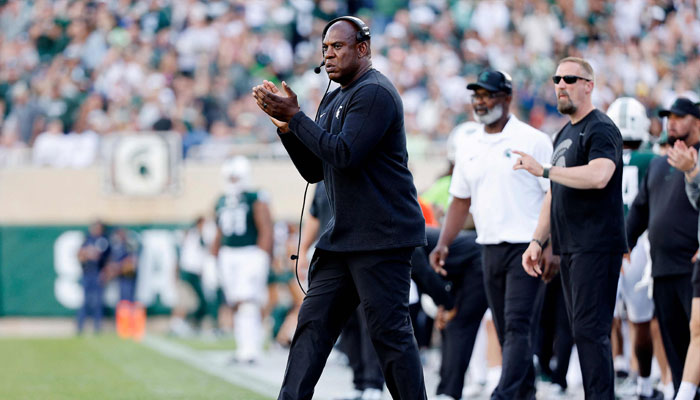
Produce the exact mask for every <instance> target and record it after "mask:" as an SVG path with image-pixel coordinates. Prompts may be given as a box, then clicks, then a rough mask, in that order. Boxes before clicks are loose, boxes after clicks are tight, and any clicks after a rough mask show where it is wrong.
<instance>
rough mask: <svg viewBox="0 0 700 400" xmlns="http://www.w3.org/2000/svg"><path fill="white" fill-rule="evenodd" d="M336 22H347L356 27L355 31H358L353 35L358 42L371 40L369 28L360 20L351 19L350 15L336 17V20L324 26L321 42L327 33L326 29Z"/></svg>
mask: <svg viewBox="0 0 700 400" xmlns="http://www.w3.org/2000/svg"><path fill="white" fill-rule="evenodd" d="M338 21H348V22H350V23H352V24H353V25H355V26H356V27H357V29H359V30H358V31H357V34H356V35H355V39H356V40H357V41H358V42H364V41H366V40H369V39H371V38H372V34H371V33H370V31H369V26H367V24H365V23H364V21H362V20H361V19H359V18H357V17H353V16H351V15H346V16H343V17H338V18H335V19H332V20H330V21H329V22H328V23H327V24H326V26H325V27H324V28H323V34H322V35H321V40H323V39H324V38H325V37H326V32H328V29H329V28H330V27H331V25H333V24H335V23H336V22H338Z"/></svg>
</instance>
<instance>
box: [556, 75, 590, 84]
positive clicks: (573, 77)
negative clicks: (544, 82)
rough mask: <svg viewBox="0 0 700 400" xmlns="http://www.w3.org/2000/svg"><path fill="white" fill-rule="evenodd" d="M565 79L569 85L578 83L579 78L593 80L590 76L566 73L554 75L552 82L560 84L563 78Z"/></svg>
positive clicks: (587, 80)
mask: <svg viewBox="0 0 700 400" xmlns="http://www.w3.org/2000/svg"><path fill="white" fill-rule="evenodd" d="M562 79H563V80H564V83H566V84H568V85H572V84H574V83H576V81H577V80H579V79H582V80H584V81H586V82H590V81H591V80H590V79H588V78H584V77H582V76H576V75H564V76H559V75H554V76H553V77H552V82H554V84H555V85H558V84H559V82H561V80H562Z"/></svg>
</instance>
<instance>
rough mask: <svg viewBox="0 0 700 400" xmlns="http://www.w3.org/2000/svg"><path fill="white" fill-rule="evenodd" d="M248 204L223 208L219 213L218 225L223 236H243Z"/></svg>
mask: <svg viewBox="0 0 700 400" xmlns="http://www.w3.org/2000/svg"><path fill="white" fill-rule="evenodd" d="M247 215H248V206H247V205H246V204H239V205H238V206H236V207H230V208H225V209H223V210H221V213H220V214H219V227H221V233H223V234H224V236H233V235H235V236H243V235H245V233H246V226H247V224H246V222H247V221H246V217H247Z"/></svg>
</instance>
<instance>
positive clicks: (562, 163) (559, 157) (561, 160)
mask: <svg viewBox="0 0 700 400" xmlns="http://www.w3.org/2000/svg"><path fill="white" fill-rule="evenodd" d="M572 143H573V141H572V140H571V139H566V140H563V141H562V142H561V143H559V145H558V146H557V148H556V149H555V150H554V154H552V165H556V166H557V167H566V157H565V156H566V151H567V150H569V147H571V144H572Z"/></svg>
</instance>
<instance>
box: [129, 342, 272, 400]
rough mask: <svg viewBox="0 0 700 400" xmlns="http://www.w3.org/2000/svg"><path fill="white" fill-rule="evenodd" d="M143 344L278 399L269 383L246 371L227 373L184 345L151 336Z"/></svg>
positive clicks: (235, 383)
mask: <svg viewBox="0 0 700 400" xmlns="http://www.w3.org/2000/svg"><path fill="white" fill-rule="evenodd" d="M141 343H143V344H144V345H146V346H148V347H149V348H151V349H153V350H155V351H157V352H159V353H161V354H163V355H164V356H167V357H170V358H174V359H176V360H180V361H182V362H184V363H186V364H188V365H190V366H192V367H195V368H197V369H199V370H200V371H203V372H206V373H208V374H209V375H213V376H216V377H217V378H221V379H223V380H225V381H226V382H229V383H232V384H234V385H237V386H241V387H244V388H246V389H248V390H251V391H253V392H256V393H258V394H261V395H263V396H269V397H272V398H276V397H277V395H278V394H279V388H276V387H271V386H270V384H269V382H263V381H261V380H260V379H258V378H257V377H255V376H253V375H250V374H247V373H245V372H244V371H236V373H231V371H230V370H228V371H227V368H225V367H222V366H220V365H216V364H215V363H212V362H210V361H208V360H207V359H206V358H205V357H202V355H201V354H197V352H196V351H194V350H191V349H189V348H187V347H186V346H184V345H180V344H177V343H173V342H172V341H169V340H167V339H162V338H159V337H157V336H150V335H148V336H146V337H145V338H144V340H143V342H141Z"/></svg>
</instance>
